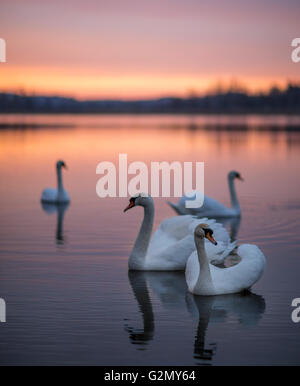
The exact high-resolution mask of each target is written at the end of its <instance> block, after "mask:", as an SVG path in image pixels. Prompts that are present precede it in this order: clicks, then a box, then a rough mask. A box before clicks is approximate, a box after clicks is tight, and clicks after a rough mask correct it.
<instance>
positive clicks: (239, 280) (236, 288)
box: [210, 244, 266, 294]
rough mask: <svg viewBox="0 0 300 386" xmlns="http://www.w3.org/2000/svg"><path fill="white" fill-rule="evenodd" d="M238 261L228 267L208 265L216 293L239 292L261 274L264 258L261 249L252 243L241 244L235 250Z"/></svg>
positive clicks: (249, 286)
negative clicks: (239, 258)
mask: <svg viewBox="0 0 300 386" xmlns="http://www.w3.org/2000/svg"><path fill="white" fill-rule="evenodd" d="M237 253H238V255H239V256H240V257H241V261H240V263H238V264H237V265H235V266H233V267H230V268H224V269H222V268H218V267H215V266H213V265H211V266H210V269H211V275H212V280H213V283H214V286H215V289H216V294H226V293H235V292H241V291H242V290H245V289H250V288H251V287H252V286H253V284H255V283H256V282H257V281H258V280H259V279H260V277H261V275H262V274H263V272H264V270H265V266H266V259H265V256H264V254H263V253H262V251H261V250H260V249H259V248H258V247H257V246H256V245H252V244H243V245H241V246H240V247H239V248H238V250H237Z"/></svg>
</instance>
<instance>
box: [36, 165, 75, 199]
mask: <svg viewBox="0 0 300 386" xmlns="http://www.w3.org/2000/svg"><path fill="white" fill-rule="evenodd" d="M62 167H65V168H66V165H65V163H64V161H57V163H56V173H57V189H53V188H46V189H44V190H43V192H42V197H41V201H42V202H43V203H48V204H60V203H68V202H70V197H69V195H68V192H67V191H66V190H65V189H64V187H63V183H62V170H61V168H62Z"/></svg>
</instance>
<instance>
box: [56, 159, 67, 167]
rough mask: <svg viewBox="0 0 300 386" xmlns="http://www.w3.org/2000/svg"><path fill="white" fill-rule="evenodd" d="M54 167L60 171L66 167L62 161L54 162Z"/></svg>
mask: <svg viewBox="0 0 300 386" xmlns="http://www.w3.org/2000/svg"><path fill="white" fill-rule="evenodd" d="M56 167H57V169H60V168H65V169H67V165H66V164H65V162H64V161H62V160H58V161H57V162H56Z"/></svg>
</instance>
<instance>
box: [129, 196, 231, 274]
mask: <svg viewBox="0 0 300 386" xmlns="http://www.w3.org/2000/svg"><path fill="white" fill-rule="evenodd" d="M135 206H142V207H143V208H144V220H143V223H142V226H141V228H140V231H139V234H138V236H137V239H136V241H135V244H134V247H133V249H132V252H131V254H130V257H129V261H128V266H129V269H130V270H143V271H176V270H184V269H185V265H186V261H187V259H188V257H189V256H190V254H191V253H192V252H193V251H194V250H195V243H194V237H193V232H194V228H195V227H196V226H197V225H198V224H199V222H203V221H207V222H208V224H209V225H210V227H211V228H212V229H213V230H214V232H215V234H216V238H217V239H218V240H219V241H220V242H219V244H218V246H213V245H211V244H210V243H209V242H208V245H207V254H208V257H209V259H210V260H214V261H215V262H220V261H223V260H224V258H225V257H226V256H227V255H228V254H229V253H230V252H231V251H232V250H233V249H234V247H235V243H231V242H230V238H229V235H228V233H227V231H226V230H225V228H224V227H223V226H222V225H221V224H218V223H216V221H215V220H207V219H205V220H204V219H200V220H199V219H195V218H193V217H192V216H180V217H178V216H175V217H173V218H169V219H166V220H164V221H163V222H162V223H161V224H160V226H159V227H158V229H157V230H156V231H155V232H154V234H153V237H152V239H151V234H152V229H153V220H154V202H153V199H152V197H151V196H147V195H145V194H138V195H136V196H134V197H131V198H130V200H129V205H128V206H127V207H126V208H125V209H124V212H126V211H127V210H128V209H130V208H133V207H135ZM150 239H151V240H150Z"/></svg>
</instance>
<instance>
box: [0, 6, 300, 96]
mask: <svg viewBox="0 0 300 386" xmlns="http://www.w3.org/2000/svg"><path fill="white" fill-rule="evenodd" d="M0 37H1V38H3V39H5V40H6V45H7V62H6V63H0V91H20V90H23V91H26V92H29V93H32V92H34V93H36V94H47V95H54V94H55V95H66V96H73V97H77V98H147V97H160V96H167V95H178V96H186V95H188V94H189V93H190V92H191V91H192V90H193V91H194V92H196V93H199V94H201V93H204V92H206V91H207V90H210V89H211V88H212V87H215V86H216V85H217V84H218V83H222V84H224V85H228V84H230V83H232V82H234V81H238V82H240V83H241V84H242V85H244V86H245V87H247V88H248V89H249V90H250V91H257V90H266V89H268V87H270V85H272V84H274V83H276V84H277V85H279V86H282V85H284V84H285V83H286V81H288V80H292V81H300V62H299V63H293V62H292V60H291V52H292V47H291V41H292V40H293V39H294V38H295V37H300V1H299V0H285V1H283V0H282V1H278V0H252V1H244V0H225V1H221V0H219V1H216V0H210V1H208V0H207V1H202V0H109V1H108V0H72V1H62V0H60V1H58V0H52V1H48V2H46V1H38V0H27V1H24V0H0Z"/></svg>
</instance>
